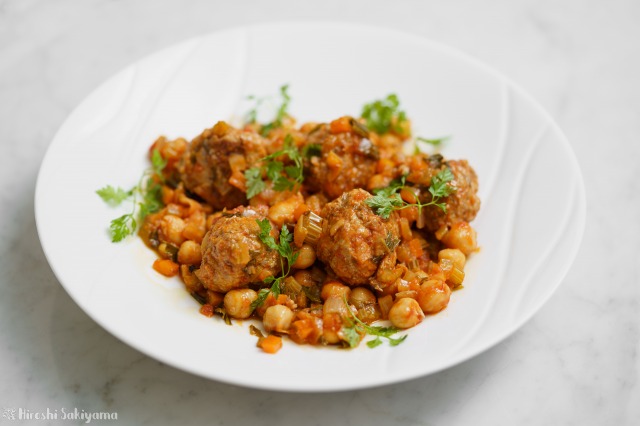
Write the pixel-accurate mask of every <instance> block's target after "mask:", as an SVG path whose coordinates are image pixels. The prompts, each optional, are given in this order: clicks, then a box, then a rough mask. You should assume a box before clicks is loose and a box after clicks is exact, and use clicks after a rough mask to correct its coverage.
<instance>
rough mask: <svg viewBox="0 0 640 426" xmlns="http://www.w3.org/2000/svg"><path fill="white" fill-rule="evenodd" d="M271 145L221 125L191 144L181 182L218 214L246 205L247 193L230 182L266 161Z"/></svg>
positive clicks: (223, 123) (254, 134)
mask: <svg viewBox="0 0 640 426" xmlns="http://www.w3.org/2000/svg"><path fill="white" fill-rule="evenodd" d="M267 144H268V142H267V141H266V139H264V138H262V137H261V136H260V135H258V134H256V133H253V132H247V131H243V130H239V129H236V128H234V127H231V126H230V125H228V124H227V123H225V122H224V121H220V122H218V123H217V124H216V125H215V126H214V127H213V128H211V129H206V130H205V131H203V132H202V133H201V134H200V135H198V136H196V137H195V138H194V139H193V141H191V144H190V145H189V147H188V148H187V150H186V152H185V154H184V156H183V157H182V162H181V164H180V177H181V180H182V182H184V186H185V188H186V189H188V190H189V191H191V192H192V193H194V194H196V195H197V196H199V197H201V198H202V199H204V200H205V201H206V202H207V203H209V204H210V205H211V206H212V207H213V208H214V209H216V210H221V209H223V208H227V209H232V208H234V207H237V206H239V205H242V204H245V203H246V202H247V198H246V196H245V191H243V190H242V189H241V188H239V186H241V185H237V184H236V186H234V185H232V184H231V183H230V178H231V177H232V175H233V174H234V172H235V173H236V174H237V173H242V172H243V171H244V170H245V169H246V168H249V167H251V165H253V164H255V163H257V162H258V161H259V160H260V159H261V158H262V157H264V156H265V155H266V153H267V152H266V146H267ZM231 182H233V181H231Z"/></svg>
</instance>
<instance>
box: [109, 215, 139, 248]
mask: <svg viewBox="0 0 640 426" xmlns="http://www.w3.org/2000/svg"><path fill="white" fill-rule="evenodd" d="M136 225H137V224H136V220H135V219H134V218H133V214H131V213H127V214H124V215H122V216H120V217H118V218H116V219H113V220H112V221H111V224H110V226H109V233H110V234H111V241H112V242H114V243H117V242H118V241H122V240H123V239H124V238H125V237H126V236H127V235H130V234H133V233H134V231H135V229H136Z"/></svg>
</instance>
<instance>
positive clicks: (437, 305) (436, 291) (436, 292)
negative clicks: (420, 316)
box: [417, 280, 451, 314]
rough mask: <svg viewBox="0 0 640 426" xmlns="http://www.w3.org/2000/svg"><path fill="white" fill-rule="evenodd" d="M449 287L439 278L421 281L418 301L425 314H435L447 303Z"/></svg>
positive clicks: (449, 294) (449, 293)
mask: <svg viewBox="0 0 640 426" xmlns="http://www.w3.org/2000/svg"><path fill="white" fill-rule="evenodd" d="M450 297H451V288H449V286H448V285H447V284H446V283H445V282H444V281H440V280H428V281H425V282H424V283H422V285H421V286H420V290H419V291H418V299H417V300H418V303H419V304H420V308H422V311H423V312H424V313H425V314H435V313H438V312H440V311H441V310H443V309H444V308H446V307H447V305H448V304H449V298H450Z"/></svg>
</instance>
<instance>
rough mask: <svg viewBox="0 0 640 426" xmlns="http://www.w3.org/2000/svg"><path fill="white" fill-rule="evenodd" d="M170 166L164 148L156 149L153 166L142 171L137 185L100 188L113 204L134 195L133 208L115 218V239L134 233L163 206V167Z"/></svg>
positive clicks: (106, 198)
mask: <svg viewBox="0 0 640 426" xmlns="http://www.w3.org/2000/svg"><path fill="white" fill-rule="evenodd" d="M166 166H167V160H165V159H164V158H162V155H160V151H158V150H157V149H155V150H153V153H152V154H151V167H150V168H148V169H147V170H145V171H144V172H143V173H142V176H141V177H140V180H139V181H138V184H137V185H136V186H134V187H133V188H131V189H130V190H128V191H125V190H124V189H122V188H120V187H115V188H114V187H113V186H111V185H107V186H105V187H103V188H100V189H98V190H97V191H96V193H97V194H98V195H99V196H100V198H102V200H103V201H104V202H105V203H107V204H109V205H111V206H118V205H120V204H121V203H122V202H124V201H125V200H128V199H130V198H131V197H133V200H132V204H133V208H132V210H131V212H130V213H127V214H124V215H122V216H120V217H118V218H116V219H113V220H112V221H111V224H110V226H109V234H110V235H111V241H112V242H114V243H117V242H118V241H122V240H123V239H124V238H125V237H127V236H128V235H131V234H133V233H134V232H135V231H136V229H137V228H138V223H140V222H142V220H144V218H145V217H146V216H147V215H149V214H150V213H155V212H157V211H158V210H160V209H161V208H162V206H163V204H162V182H164V178H163V176H162V171H163V170H164V168H165V167H166ZM139 198H142V199H141V201H138V199H139Z"/></svg>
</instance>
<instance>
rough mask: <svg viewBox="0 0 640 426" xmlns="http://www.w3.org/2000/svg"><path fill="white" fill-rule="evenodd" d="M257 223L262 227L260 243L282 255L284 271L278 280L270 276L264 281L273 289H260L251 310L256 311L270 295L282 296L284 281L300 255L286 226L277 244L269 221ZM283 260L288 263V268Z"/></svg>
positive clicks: (281, 231) (281, 266)
mask: <svg viewBox="0 0 640 426" xmlns="http://www.w3.org/2000/svg"><path fill="white" fill-rule="evenodd" d="M256 222H257V223H258V226H259V227H260V233H259V234H258V238H260V241H262V243H263V244H264V245H265V246H267V247H268V248H269V249H271V250H276V251H277V252H278V254H279V255H280V268H281V270H282V275H281V276H280V277H278V278H275V277H273V276H269V277H267V278H265V279H264V281H263V282H264V283H265V284H271V287H270V288H269V289H267V288H263V289H260V291H259V292H258V298H257V299H256V300H254V301H253V302H252V303H251V309H256V308H257V307H258V306H261V305H262V304H263V303H264V302H265V300H267V297H268V296H269V293H272V294H273V296H274V297H278V295H280V293H281V292H282V284H283V282H284V279H285V278H286V277H287V276H289V274H290V273H291V265H293V263H295V261H296V259H297V258H298V255H299V253H298V252H296V253H294V252H293V248H292V247H291V242H292V241H293V235H292V234H291V232H289V229H288V228H287V227H286V226H283V227H282V229H281V230H280V236H279V241H278V242H277V243H276V240H275V238H273V237H272V236H271V223H270V222H269V219H267V218H265V219H262V220H260V219H256ZM283 259H285V260H286V261H287V266H286V268H285V265H284V262H283Z"/></svg>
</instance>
